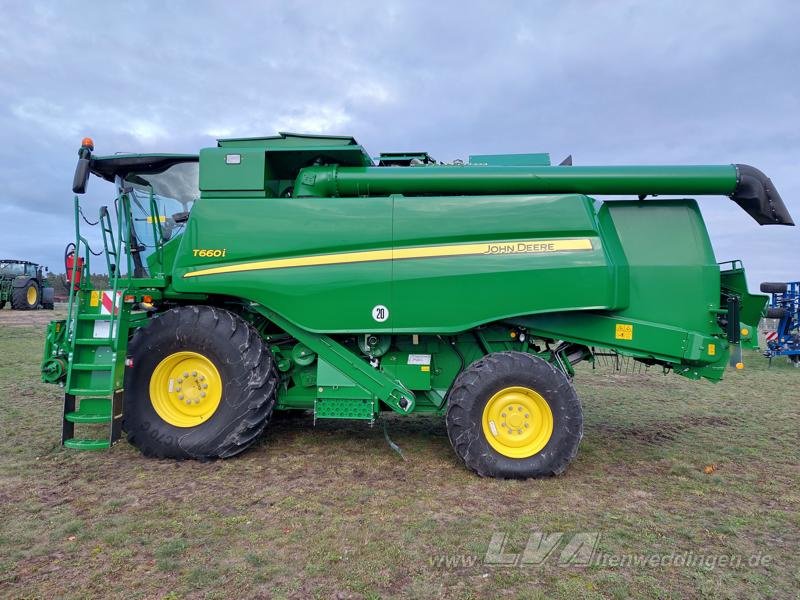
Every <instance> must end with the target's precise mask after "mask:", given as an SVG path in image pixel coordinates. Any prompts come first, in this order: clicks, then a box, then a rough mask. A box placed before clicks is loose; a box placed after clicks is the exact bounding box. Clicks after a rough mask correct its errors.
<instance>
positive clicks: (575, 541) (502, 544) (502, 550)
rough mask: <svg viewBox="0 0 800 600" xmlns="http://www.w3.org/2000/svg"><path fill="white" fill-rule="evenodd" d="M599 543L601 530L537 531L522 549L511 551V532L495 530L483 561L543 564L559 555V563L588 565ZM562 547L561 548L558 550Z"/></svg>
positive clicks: (488, 562) (498, 563) (486, 562)
mask: <svg viewBox="0 0 800 600" xmlns="http://www.w3.org/2000/svg"><path fill="white" fill-rule="evenodd" d="M599 543H600V533H599V532H596V531H584V532H579V533H576V534H574V535H572V536H565V534H564V533H563V532H555V533H543V532H541V531H534V532H533V533H531V535H530V537H529V538H528V543H527V544H525V548H524V549H523V550H522V552H521V553H519V552H510V549H511V548H510V547H511V544H510V543H509V536H508V534H505V533H495V534H494V535H492V539H491V541H490V542H489V547H488V548H487V550H486V557H485V558H484V563H485V564H488V565H505V566H516V565H519V566H523V565H532V566H533V565H541V564H543V563H544V562H545V561H547V560H548V559H550V558H551V557H554V556H555V555H558V564H560V565H575V566H586V565H588V564H590V563H591V561H592V557H593V556H594V554H595V552H596V551H597V546H598V544H599ZM559 549H560V552H559Z"/></svg>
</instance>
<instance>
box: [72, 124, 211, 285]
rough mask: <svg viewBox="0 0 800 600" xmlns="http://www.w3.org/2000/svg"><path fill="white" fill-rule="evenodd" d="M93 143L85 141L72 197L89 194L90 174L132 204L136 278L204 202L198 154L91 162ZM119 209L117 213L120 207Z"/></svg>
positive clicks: (102, 158) (118, 156) (127, 156)
mask: <svg viewBox="0 0 800 600" xmlns="http://www.w3.org/2000/svg"><path fill="white" fill-rule="evenodd" d="M93 150H94V143H93V142H92V140H91V139H90V138H86V139H84V141H83V144H82V146H81V150H80V151H79V160H78V166H77V168H76V171H75V179H74V181H73V188H72V191H73V192H75V193H76V194H82V193H84V192H85V191H86V184H87V180H88V178H89V174H90V173H92V174H94V175H96V176H98V177H101V178H102V179H105V180H106V181H109V182H111V183H114V185H115V186H116V187H117V194H118V195H121V194H123V193H127V194H128V197H129V198H130V209H131V215H130V220H131V222H132V224H133V231H132V238H134V239H132V241H133V242H134V243H133V244H132V250H133V252H134V262H135V263H136V271H137V274H136V276H137V277H142V276H144V275H145V274H146V271H147V269H146V264H147V259H148V257H150V256H151V255H152V254H153V253H154V252H155V250H156V248H157V247H158V246H159V245H162V244H165V243H167V242H169V241H170V240H172V239H174V238H175V237H176V236H177V235H178V234H180V233H182V231H183V228H184V226H185V225H186V222H187V221H188V220H189V213H190V212H191V209H192V205H193V204H194V202H195V201H196V200H197V199H198V198H199V197H200V189H199V180H200V174H199V162H198V160H199V159H198V156H197V155H194V154H116V155H113V156H93V155H92V154H91V152H92V151H93ZM117 209H119V206H118V203H117Z"/></svg>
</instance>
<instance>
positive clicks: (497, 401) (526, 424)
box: [482, 387, 553, 458]
mask: <svg viewBox="0 0 800 600" xmlns="http://www.w3.org/2000/svg"><path fill="white" fill-rule="evenodd" d="M482 425H483V435H484V436H485V437H486V441H487V442H489V445H490V446H491V447H492V448H494V449H495V450H496V451H497V452H499V453H500V454H502V455H503V456H508V457H509V458H528V457H529V456H533V455H534V454H536V453H537V452H539V451H541V450H542V448H544V447H545V446H546V445H547V442H549V441H550V437H551V436H552V435H553V411H551V410H550V405H549V404H548V403H547V400H545V399H544V398H543V397H542V396H541V394H539V393H538V392H535V391H534V390H532V389H530V388H526V387H508V388H505V389H502V390H500V391H499V392H497V393H496V394H495V395H494V396H492V397H491V398H489V402H487V403H486V406H485V407H484V409H483V419H482Z"/></svg>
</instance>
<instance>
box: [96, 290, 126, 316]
mask: <svg viewBox="0 0 800 600" xmlns="http://www.w3.org/2000/svg"><path fill="white" fill-rule="evenodd" d="M113 296H114V292H113V291H111V290H103V292H102V295H101V296H100V314H101V315H110V314H111V311H112V310H113V311H114V314H115V315H116V314H118V313H119V305H120V302H121V301H122V292H117V298H116V300H117V301H116V302H113V301H112V297H113Z"/></svg>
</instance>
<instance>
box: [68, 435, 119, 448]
mask: <svg viewBox="0 0 800 600" xmlns="http://www.w3.org/2000/svg"><path fill="white" fill-rule="evenodd" d="M64 446H66V447H67V448H72V449H73V450H105V449H106V448H110V447H111V444H110V443H109V441H108V440H88V439H87V440H79V439H75V438H73V439H71V440H64Z"/></svg>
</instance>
